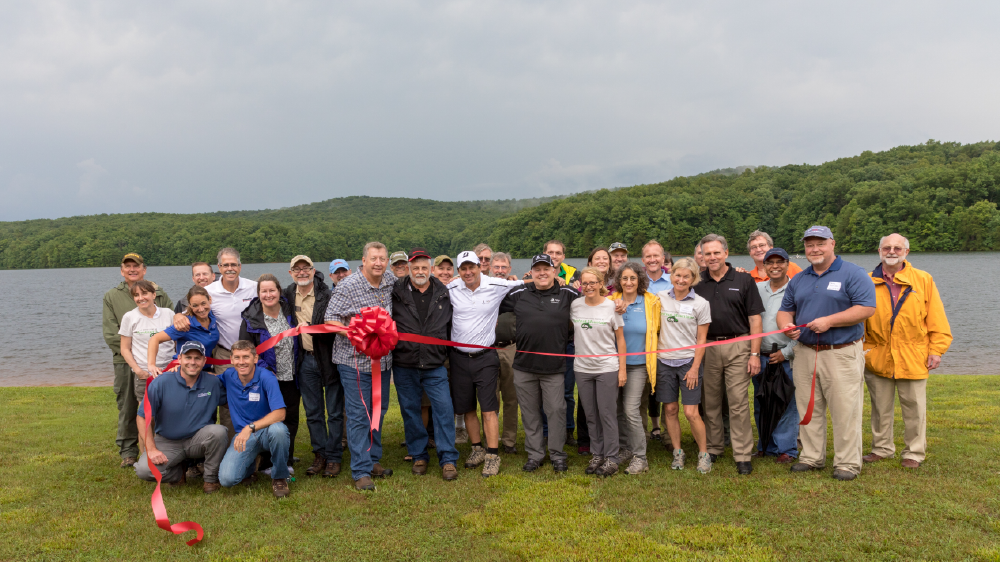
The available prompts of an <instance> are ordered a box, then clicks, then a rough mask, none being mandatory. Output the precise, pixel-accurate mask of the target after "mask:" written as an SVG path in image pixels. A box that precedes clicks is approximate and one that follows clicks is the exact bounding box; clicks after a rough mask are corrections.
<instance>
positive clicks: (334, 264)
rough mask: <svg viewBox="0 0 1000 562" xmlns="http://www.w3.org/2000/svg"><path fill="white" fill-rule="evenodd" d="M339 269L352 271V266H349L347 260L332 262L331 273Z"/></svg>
mask: <svg viewBox="0 0 1000 562" xmlns="http://www.w3.org/2000/svg"><path fill="white" fill-rule="evenodd" d="M338 269H346V270H347V271H350V270H351V266H349V265H347V261H345V260H333V261H332V262H330V273H333V272H335V271H337V270H338Z"/></svg>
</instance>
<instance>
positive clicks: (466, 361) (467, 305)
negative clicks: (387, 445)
mask: <svg viewBox="0 0 1000 562" xmlns="http://www.w3.org/2000/svg"><path fill="white" fill-rule="evenodd" d="M458 274H459V277H458V278H457V279H453V280H452V282H451V283H450V284H448V291H449V294H450V296H451V306H452V321H451V338H452V340H453V341H457V342H461V343H467V344H473V345H484V346H489V345H492V344H493V342H494V340H495V339H496V328H497V317H498V314H499V312H498V311H499V308H500V303H501V301H502V300H503V297H504V295H506V294H507V292H508V291H509V290H510V288H511V287H516V286H519V285H522V284H523V281H508V280H506V279H496V278H493V277H487V276H485V275H483V274H482V271H481V269H480V266H479V258H478V257H477V256H476V254H474V253H472V252H462V253H460V254H458ZM450 363H451V395H452V400H453V401H454V405H455V413H456V414H458V415H464V416H465V427H466V429H467V430H468V431H469V442H470V443H471V444H472V452H471V453H470V454H469V457H468V458H467V459H466V461H465V467H466V468H475V467H477V466H479V465H483V476H494V475H496V474H498V473H499V471H500V454H499V452H500V451H499V447H500V444H499V441H500V426H499V420H498V418H497V412H498V411H499V409H500V407H499V402H498V400H497V380H498V379H499V377H500V358H499V356H498V355H497V352H496V351H495V350H492V349H478V348H475V347H461V346H455V347H453V348H452V350H451V355H450ZM477 398H478V401H479V408H480V410H482V413H483V433H485V437H486V447H485V448H484V447H483V444H482V441H483V440H482V437H481V436H480V433H479V429H480V428H479V418H478V416H477V415H476V399H477ZM432 409H433V408H432ZM435 431H436V430H435Z"/></svg>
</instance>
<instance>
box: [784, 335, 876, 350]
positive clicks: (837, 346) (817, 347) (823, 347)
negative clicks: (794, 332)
mask: <svg viewBox="0 0 1000 562" xmlns="http://www.w3.org/2000/svg"><path fill="white" fill-rule="evenodd" d="M859 341H861V339H860V338H859V339H856V340H854V341H852V342H847V343H837V344H833V345H809V344H807V343H802V342H799V344H800V345H804V346H806V347H808V348H809V349H812V350H813V351H826V350H828V349H844V348H845V347H850V346H852V345H854V344H856V343H858V342H859Z"/></svg>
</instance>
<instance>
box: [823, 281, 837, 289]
mask: <svg viewBox="0 0 1000 562" xmlns="http://www.w3.org/2000/svg"><path fill="white" fill-rule="evenodd" d="M826 290H827V291H839V290H840V281H830V284H829V285H827V286H826Z"/></svg>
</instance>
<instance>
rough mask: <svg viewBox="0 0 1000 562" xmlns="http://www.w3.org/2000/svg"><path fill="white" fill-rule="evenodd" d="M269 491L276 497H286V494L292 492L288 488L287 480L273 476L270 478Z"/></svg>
mask: <svg viewBox="0 0 1000 562" xmlns="http://www.w3.org/2000/svg"><path fill="white" fill-rule="evenodd" d="M271 492H272V493H273V494H274V497H276V498H287V497H288V494H290V493H292V491H291V490H289V489H288V480H286V479H284V478H275V479H274V480H271Z"/></svg>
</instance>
